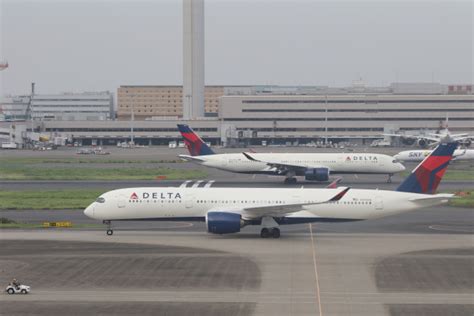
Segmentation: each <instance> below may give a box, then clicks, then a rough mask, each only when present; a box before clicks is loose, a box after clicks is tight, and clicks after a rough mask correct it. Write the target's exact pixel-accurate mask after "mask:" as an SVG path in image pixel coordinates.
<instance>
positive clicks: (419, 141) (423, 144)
mask: <svg viewBox="0 0 474 316" xmlns="http://www.w3.org/2000/svg"><path fill="white" fill-rule="evenodd" d="M418 146H420V147H422V148H425V147H426V146H428V142H427V141H426V139H423V138H421V139H419V140H418Z"/></svg>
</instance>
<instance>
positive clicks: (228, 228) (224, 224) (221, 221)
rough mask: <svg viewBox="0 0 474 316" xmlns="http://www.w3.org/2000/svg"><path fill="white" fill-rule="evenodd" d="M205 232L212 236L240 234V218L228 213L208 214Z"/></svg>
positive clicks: (241, 225)
mask: <svg viewBox="0 0 474 316" xmlns="http://www.w3.org/2000/svg"><path fill="white" fill-rule="evenodd" d="M206 226H207V231H208V232H209V233H212V234H232V233H238V232H240V228H242V227H243V226H244V221H243V220H242V216H241V215H240V214H237V213H229V212H208V213H207V214H206Z"/></svg>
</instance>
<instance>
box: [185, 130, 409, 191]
mask: <svg viewBox="0 0 474 316" xmlns="http://www.w3.org/2000/svg"><path fill="white" fill-rule="evenodd" d="M178 129H179V131H180V132H181V135H182V136H183V139H184V143H185V144H186V147H187V148H188V150H189V153H190V154H191V155H179V157H180V158H181V159H183V160H186V161H190V162H193V163H196V164H200V165H203V166H206V167H211V168H216V169H221V170H225V171H230V172H235V173H246V174H268V175H277V176H284V177H285V183H296V181H297V179H296V178H295V176H304V178H305V180H307V181H328V180H329V175H330V174H387V175H388V182H391V179H392V176H393V174H395V173H397V172H401V171H403V170H405V167H404V166H403V165H402V164H401V163H400V162H399V161H397V160H396V159H394V158H393V157H391V156H388V155H382V154H367V153H357V154H356V153H349V154H344V153H334V154H331V153H231V154H216V153H215V152H214V151H212V149H211V148H209V147H208V146H207V145H206V143H204V142H203V140H202V139H201V138H200V137H199V135H197V134H196V133H195V132H194V131H193V130H192V129H191V128H190V127H189V126H188V125H181V124H178Z"/></svg>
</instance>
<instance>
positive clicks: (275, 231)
mask: <svg viewBox="0 0 474 316" xmlns="http://www.w3.org/2000/svg"><path fill="white" fill-rule="evenodd" d="M272 237H273V238H280V229H279V228H272Z"/></svg>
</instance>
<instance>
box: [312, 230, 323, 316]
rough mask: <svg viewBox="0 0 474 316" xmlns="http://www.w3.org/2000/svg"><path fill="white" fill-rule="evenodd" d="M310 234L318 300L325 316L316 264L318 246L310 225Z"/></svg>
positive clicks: (321, 313)
mask: <svg viewBox="0 0 474 316" xmlns="http://www.w3.org/2000/svg"><path fill="white" fill-rule="evenodd" d="M309 233H310V236H311V249H312V250H313V263H314V275H315V277H316V298H317V300H318V308H319V316H323V311H322V309H321V291H320V290H319V274H318V265H317V263H316V245H315V243H314V238H313V225H312V224H309Z"/></svg>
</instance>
